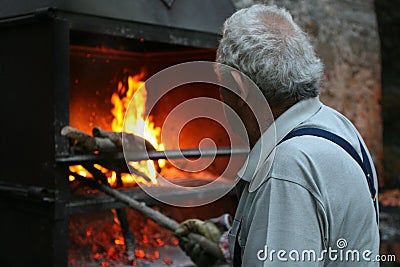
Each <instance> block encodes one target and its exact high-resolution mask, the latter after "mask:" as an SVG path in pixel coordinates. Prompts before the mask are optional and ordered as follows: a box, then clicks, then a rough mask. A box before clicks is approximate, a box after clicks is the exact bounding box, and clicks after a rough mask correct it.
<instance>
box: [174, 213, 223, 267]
mask: <svg viewBox="0 0 400 267" xmlns="http://www.w3.org/2000/svg"><path fill="white" fill-rule="evenodd" d="M189 233H196V234H200V235H203V236H204V237H206V238H207V239H209V240H211V241H212V242H214V243H218V242H219V239H220V238H221V232H220V230H219V229H218V227H217V226H216V225H215V224H214V223H213V222H210V221H202V220H199V219H189V220H186V221H184V222H183V223H181V224H180V226H179V228H178V229H177V230H176V231H175V235H176V236H177V237H178V238H179V246H180V247H181V249H182V250H183V251H185V253H186V255H188V256H189V257H190V258H191V259H192V261H193V262H194V263H196V264H197V266H199V267H210V266H212V265H213V264H214V263H215V261H216V260H217V259H216V258H215V257H214V256H212V255H210V254H208V253H207V252H206V251H204V249H203V248H202V247H201V246H200V245H199V244H197V243H196V242H195V241H193V240H190V239H189V238H188V237H187V235H188V234H189Z"/></svg>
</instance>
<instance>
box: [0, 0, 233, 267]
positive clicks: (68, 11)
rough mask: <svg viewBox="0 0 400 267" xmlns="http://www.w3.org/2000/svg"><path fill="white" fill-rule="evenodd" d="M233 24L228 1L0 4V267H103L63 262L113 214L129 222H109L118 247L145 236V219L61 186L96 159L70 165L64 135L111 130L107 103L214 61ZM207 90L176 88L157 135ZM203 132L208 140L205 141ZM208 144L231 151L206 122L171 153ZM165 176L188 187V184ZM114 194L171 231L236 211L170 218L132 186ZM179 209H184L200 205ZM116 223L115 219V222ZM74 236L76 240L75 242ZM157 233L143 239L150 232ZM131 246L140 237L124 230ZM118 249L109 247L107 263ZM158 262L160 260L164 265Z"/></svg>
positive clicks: (176, 212) (211, 93) (221, 207)
mask: <svg viewBox="0 0 400 267" xmlns="http://www.w3.org/2000/svg"><path fill="white" fill-rule="evenodd" d="M233 12H234V7H233V5H232V4H231V3H230V1H229V0H221V1H213V0H204V1H192V0H135V1H132V0H118V1H116V0H115V1H110V0H97V1H93V0H79V1H78V0H68V1H67V0H65V1H64V0H32V1H22V2H21V1H9V0H1V1H0V34H1V42H0V51H1V52H0V53H1V54H0V62H1V64H0V81H1V84H2V86H3V104H2V105H1V109H2V110H3V112H2V114H3V115H2V125H3V135H2V147H3V149H4V150H3V151H4V152H5V153H4V154H5V155H4V156H3V157H2V158H3V160H2V173H1V175H0V199H1V200H0V211H1V214H2V220H1V223H0V228H1V231H0V233H1V237H2V241H1V256H0V265H1V266H27V265H29V266H67V265H70V266H99V265H102V264H103V266H108V265H105V264H112V263H110V262H112V261H101V260H102V259H99V258H101V257H102V255H100V254H99V252H98V251H97V252H96V253H97V254H96V255H97V256H96V255H89V256H88V257H90V258H91V259H92V260H94V259H99V261H97V262H96V264H97V265H96V264H94V265H90V264H89V263H87V264H86V263H84V262H83V263H82V261H80V262H79V264H80V265H78V264H76V265H74V264H75V263H76V262H77V259H71V253H72V252H71V251H73V252H74V253H76V250H77V248H73V246H75V245H77V244H78V243H79V242H78V241H77V240H80V238H81V239H82V237H81V236H78V237H77V236H74V233H75V234H76V235H80V233H83V234H84V235H86V236H85V237H84V238H83V239H85V240H86V239H90V238H89V235H90V234H89V232H90V231H92V230H90V231H89V230H88V227H89V226H93V225H94V224H96V225H97V224H101V223H102V220H101V217H103V215H104V214H106V213H105V212H108V213H107V214H109V213H110V212H109V211H110V210H111V209H113V210H114V213H115V214H117V213H119V212H121V211H122V212H123V213H124V212H125V219H126V220H125V221H124V222H123V221H119V222H118V224H119V225H120V226H121V227H122V232H124V231H125V232H124V233H123V234H121V235H122V236H124V237H126V234H128V235H129V234H132V233H129V232H130V231H129V226H128V227H126V226H124V225H123V224H124V223H125V222H128V223H130V224H132V218H133V220H134V221H137V223H136V224H135V226H134V227H132V226H131V229H130V230H132V228H135V229H136V228H137V229H138V231H139V232H140V231H141V232H140V233H141V234H143V233H142V232H143V231H142V230H143V229H139V228H140V226H143V225H145V224H147V222H146V220H145V219H144V218H142V217H140V216H139V215H138V214H135V213H129V212H128V214H126V211H124V208H125V207H126V206H125V205H124V204H122V203H119V202H118V201H116V200H115V199H113V198H111V197H109V196H106V195H104V194H101V193H100V192H97V191H96V190H92V189H88V188H85V187H83V186H81V185H79V183H77V182H76V181H74V180H73V179H71V178H70V177H69V172H70V170H71V169H70V168H71V167H70V166H72V165H80V163H82V162H81V161H80V159H84V160H83V161H84V162H86V163H88V162H89V163H95V161H96V160H95V159H96V155H78V156H80V157H81V158H79V157H77V155H75V154H73V153H72V152H71V142H70V141H69V140H68V139H67V138H66V137H64V136H62V135H61V129H62V128H63V127H65V126H67V125H70V126H72V127H74V128H78V129H80V130H81V131H83V132H85V133H88V134H90V133H91V131H92V129H93V127H95V126H98V127H101V128H102V129H104V130H107V131H113V130H115V129H113V127H112V125H113V121H114V120H115V114H114V113H113V111H112V110H113V109H115V103H114V102H113V101H112V100H111V99H112V98H113V95H115V94H118V92H119V93H120V95H119V97H120V98H121V99H122V98H123V97H125V95H123V93H121V92H120V91H118V90H119V89H121V88H125V89H129V86H130V84H131V82H132V81H136V82H143V81H145V80H146V79H147V78H149V77H151V75H153V74H155V73H156V72H158V71H160V70H162V69H164V68H166V67H169V66H172V65H175V64H178V63H182V62H187V61H198V60H205V61H213V60H214V57H215V49H216V47H217V44H218V39H219V34H220V28H221V25H222V23H223V21H224V20H225V18H227V17H228V16H229V15H230V14H232V13H233ZM215 89H216V88H215V87H214V88H213V87H212V86H209V85H185V86H182V87H180V88H177V89H176V90H174V91H173V92H172V93H171V94H170V95H167V96H166V97H165V98H163V99H162V100H161V102H160V103H158V104H157V106H156V108H155V109H154V112H153V113H152V119H153V121H152V123H154V125H155V126H154V127H157V125H161V124H162V123H163V120H164V119H165V117H166V114H168V111H169V110H171V109H172V108H173V107H174V106H176V105H178V104H179V103H180V102H182V101H184V100H187V99H190V98H191V97H196V96H206V97H211V98H216V99H218V90H215ZM148 97H151V92H150V91H149V92H148ZM191 127H192V128H191ZM205 127H207V131H202V130H201V129H204V128H205ZM194 133H197V134H194ZM202 134H203V135H202ZM204 134H205V135H204ZM207 134H211V135H212V136H211V138H213V139H214V141H215V143H216V144H217V145H218V146H221V147H223V146H226V145H229V143H228V142H227V138H225V137H224V132H223V130H222V129H219V128H218V126H217V125H213V123H212V122H210V121H205V120H197V122H194V123H193V124H192V125H191V126H188V127H187V128H186V129H184V130H183V131H182V132H181V135H180V136H179V144H180V145H181V147H183V148H187V149H190V148H192V147H197V144H198V142H199V140H201V139H202V138H204V137H205V136H207ZM227 155H229V153H227ZM108 156H109V157H111V160H121V158H117V157H115V155H108ZM82 157H83V158H82ZM93 157H94V160H93ZM215 161H216V162H215V163H213V164H212V165H211V167H210V168H211V169H210V170H208V171H209V172H207V173H214V174H215V175H218V173H219V172H220V169H221V168H223V166H224V164H226V159H224V158H218V159H216V160H215ZM221 166H222V167H221ZM174 175H175V176H177V177H178V178H177V179H178V180H179V179H180V180H183V181H186V182H187V181H188V179H186V180H185V174H182V173H178V174H176V173H175V174H174ZM201 176H202V177H204V174H202V175H201ZM188 177H189V176H188ZM196 182H198V179H197V178H196V177H194V178H193V177H191V178H190V183H194V184H196ZM124 183H125V182H124ZM123 185H125V184H120V185H119V186H120V187H122V186H123ZM120 189H121V188H120ZM121 190H122V191H124V192H125V193H127V194H129V195H130V196H132V197H134V198H136V199H139V200H141V201H144V202H146V203H147V204H149V205H153V206H156V208H157V209H159V210H161V211H163V212H165V213H167V214H168V215H170V216H172V217H174V216H175V218H176V219H177V220H182V219H185V218H186V217H194V216H197V217H199V216H200V217H203V218H207V217H211V216H215V215H218V214H220V213H222V212H228V211H233V209H234V205H233V203H234V200H233V199H231V198H232V197H231V195H230V194H228V195H227V196H226V197H224V198H223V199H221V200H220V201H217V202H216V203H214V204H210V205H213V206H212V207H211V208H210V207H208V208H207V207H199V208H196V209H188V208H186V209H183V208H182V209H179V208H175V207H171V206H168V205H165V204H161V203H159V202H157V201H155V200H154V199H152V198H150V197H149V196H147V195H146V194H144V193H143V192H142V191H141V190H140V188H138V187H137V186H134V185H132V186H126V187H124V188H123V189H121ZM184 197H186V198H187V199H188V201H190V199H191V198H196V197H199V196H191V195H190V194H188V195H185V196H184ZM93 212H95V213H93ZM96 212H99V213H98V214H96ZM199 214H200V215H199ZM114 217H118V219H121V218H120V216H119V215H118V216H116V215H115V216H114ZM122 217H124V216H122ZM90 218H91V219H90ZM129 218H130V220H129ZM90 220H92V221H90ZM107 220H108V219H105V221H107ZM112 221H113V217H112V216H111V223H112ZM138 221H140V222H138ZM79 226H80V227H82V229H78V230H77V229H76V228H77V227H79ZM102 227H103V228H101V229H108V228H112V227H111V226H110V227H107V222H104V225H103V226H102ZM146 227H148V225H147V226H146ZM124 228H125V229H124ZM118 229H119V228H118ZM127 229H128V230H127ZM154 229H156V228H151V230H147V231H150V232H151V231H158V230H154ZM71 230H73V231H71ZM75 230H76V231H75ZM126 230H127V231H128V233H126ZM97 231H99V230H97ZM160 231H161V230H160ZM160 233H161V232H160ZM133 234H134V235H136V234H137V232H135V230H133ZM160 235H162V234H159V236H160ZM157 238H158V237H157ZM71 239H73V240H71ZM117 239H118V238H115V244H116V245H118V242H117V241H116V240H117ZM156 240H158V239H156ZM142 241H143V240H142ZM161 241H162V240H161ZM161 241H160V242H161ZM121 242H122V244H123V243H124V241H121ZM157 242H158V241H157ZM160 242H159V243H158V244H159V245H160ZM173 242H175V243H176V240H174V241H173ZM81 243H82V242H81ZM125 245H126V244H125ZM175 245H176V244H175ZM90 246H91V247H95V246H99V245H98V244H97V245H96V244H95V245H93V244H90ZM119 248H120V247H118V246H116V247H107V249H104V250H106V251H105V254H107V253H108V254H110V250H113V251H118V249H119ZM74 249H75V250H74ZM79 249H80V248H78V250H79ZM140 251H141V250H140ZM92 252H93V251H91V252H90V251H89V252H87V253H89V254H90V253H92ZM85 253H86V251H85ZM93 253H94V252H93ZM134 253H135V252H134ZM143 253H144V255H146V253H145V252H143ZM157 253H158V252H157ZM166 253H167V254H166V255H164V256H168V252H166ZM114 254H115V253H114ZM136 254H138V253H137V252H136ZM139 254H141V253H139ZM99 255H100V256H99ZM136 256H138V255H136ZM139 256H140V255H139ZM96 257H97V258H96ZM113 257H114V256H113V255H109V258H111V259H114V260H115V262H118V263H119V264H121V262H122V261H123V260H121V259H120V258H118V257H114V258H113ZM155 258H157V257H156V256H155ZM148 260H149V259H148ZM150 260H151V259H150ZM153 260H154V259H153ZM172 260H173V259H171V261H172ZM130 263H131V262H130ZM164 263H165V264H168V259H165V262H164ZM110 266H111V265H110Z"/></svg>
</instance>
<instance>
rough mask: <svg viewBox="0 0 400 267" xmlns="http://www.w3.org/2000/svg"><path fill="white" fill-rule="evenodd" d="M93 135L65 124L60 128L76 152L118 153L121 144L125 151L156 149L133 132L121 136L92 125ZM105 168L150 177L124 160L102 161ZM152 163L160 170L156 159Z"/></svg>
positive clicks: (120, 150)
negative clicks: (71, 142)
mask: <svg viewBox="0 0 400 267" xmlns="http://www.w3.org/2000/svg"><path fill="white" fill-rule="evenodd" d="M92 134H93V136H90V135H88V134H86V133H84V132H82V131H80V130H78V129H75V128H73V127H71V126H65V127H63V128H62V130H61V135H63V136H65V137H67V138H69V139H70V140H72V141H73V142H74V145H73V147H72V149H73V151H76V152H95V151H97V152H100V153H118V152H122V144H123V143H124V148H126V150H127V152H130V153H132V152H133V153H134V152H143V151H156V149H155V148H154V146H153V145H152V144H151V143H150V142H149V141H147V140H145V139H144V138H142V137H139V136H137V135H134V134H128V133H124V138H122V133H121V132H108V131H105V130H103V129H101V128H100V127H94V128H93V129H92ZM102 165H104V167H105V168H107V169H109V170H114V171H116V172H123V173H127V172H128V171H130V172H131V173H134V174H136V175H139V176H142V177H143V178H145V179H146V180H148V181H150V180H151V179H150V178H149V177H147V175H145V174H144V173H142V172H141V171H139V170H136V169H134V168H132V167H127V166H126V164H125V162H124V161H123V162H109V163H104V164H102ZM154 165H155V168H156V171H157V172H160V171H161V168H160V166H159V164H158V161H157V160H154Z"/></svg>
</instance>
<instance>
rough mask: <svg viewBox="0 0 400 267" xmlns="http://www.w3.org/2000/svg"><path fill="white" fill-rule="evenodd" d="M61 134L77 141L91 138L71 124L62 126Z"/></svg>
mask: <svg viewBox="0 0 400 267" xmlns="http://www.w3.org/2000/svg"><path fill="white" fill-rule="evenodd" d="M61 135H62V136H65V137H68V138H69V139H72V140H76V141H78V142H86V141H87V140H88V139H90V138H92V137H91V136H90V135H88V134H87V133H84V132H82V131H79V130H78V129H75V128H73V127H71V126H64V127H63V128H62V129H61Z"/></svg>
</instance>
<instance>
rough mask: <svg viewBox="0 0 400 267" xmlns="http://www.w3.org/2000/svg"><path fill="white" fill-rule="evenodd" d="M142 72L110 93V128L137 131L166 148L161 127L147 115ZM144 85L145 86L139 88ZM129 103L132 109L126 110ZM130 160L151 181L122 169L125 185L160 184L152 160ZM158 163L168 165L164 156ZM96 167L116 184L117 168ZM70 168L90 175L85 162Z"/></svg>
mask: <svg viewBox="0 0 400 267" xmlns="http://www.w3.org/2000/svg"><path fill="white" fill-rule="evenodd" d="M143 76H144V73H140V74H138V75H134V76H129V77H128V83H127V85H124V83H123V82H119V83H118V87H117V91H116V92H115V93H113V95H112V96H111V103H112V105H113V108H112V109H111V114H112V115H113V116H114V119H113V121H112V124H111V130H112V131H114V132H122V131H124V132H126V133H131V134H135V135H137V136H140V137H142V138H144V139H146V140H147V141H149V142H150V143H151V144H152V145H153V147H154V148H155V149H156V150H164V146H163V144H162V143H161V142H160V141H159V140H160V133H161V129H160V128H159V127H156V126H155V124H154V122H153V120H152V117H148V118H145V112H146V101H147V91H146V88H145V87H144V86H145V84H144V82H143V81H142V79H143ZM142 86H143V88H142V89H141V90H138V89H139V88H141V87H142ZM131 101H132V103H131ZM130 103H131V105H130ZM129 105H130V107H129V112H128V113H126V111H127V109H128V106H129ZM125 113H126V114H125ZM124 119H125V125H124ZM129 164H130V165H131V166H132V167H134V168H135V169H137V170H139V171H140V172H142V173H144V174H145V175H147V177H148V178H150V180H151V181H150V182H148V181H147V180H146V179H145V178H143V177H140V176H137V175H133V174H127V173H123V174H121V179H122V182H123V184H124V185H126V184H135V183H143V184H146V185H151V184H157V179H156V176H157V172H156V169H155V166H154V162H153V161H151V160H147V161H141V162H130V163H129ZM158 164H159V166H160V167H163V166H164V165H165V160H159V161H158ZM95 167H96V168H97V169H99V170H100V171H102V172H103V173H104V174H106V176H107V177H108V182H109V183H110V185H112V186H115V185H116V183H117V174H116V173H115V171H110V170H108V169H105V168H103V167H101V166H100V165H95ZM70 170H71V171H74V172H77V173H79V174H80V175H82V176H85V177H91V175H90V174H89V173H88V172H86V170H85V169H84V168H83V167H82V166H71V167H70ZM70 181H73V177H72V176H71V177H70Z"/></svg>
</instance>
